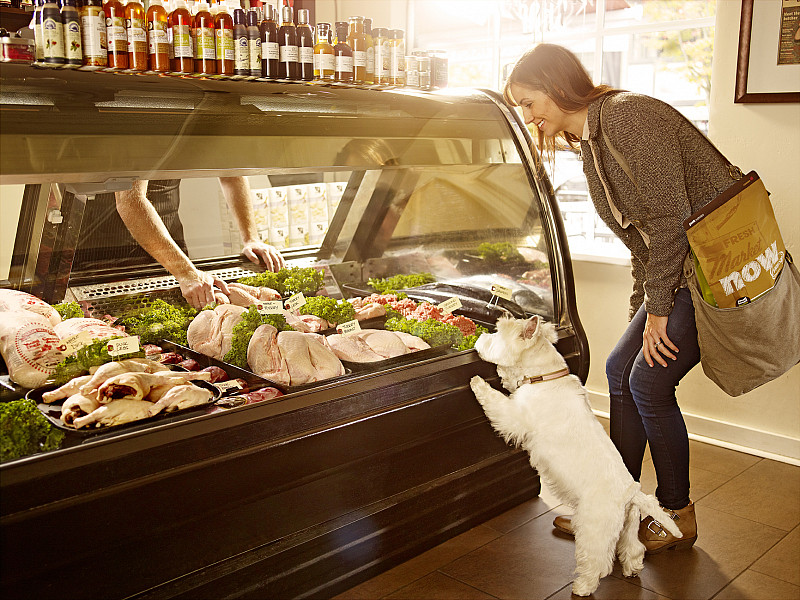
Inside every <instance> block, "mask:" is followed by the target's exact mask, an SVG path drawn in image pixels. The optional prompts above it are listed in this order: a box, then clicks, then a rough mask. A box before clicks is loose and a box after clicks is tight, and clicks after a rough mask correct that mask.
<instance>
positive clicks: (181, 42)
mask: <svg viewBox="0 0 800 600" xmlns="http://www.w3.org/2000/svg"><path fill="white" fill-rule="evenodd" d="M168 23H169V33H170V34H171V39H172V59H171V60H170V70H171V71H173V72H175V73H191V72H192V71H193V69H194V48H192V15H191V14H190V13H189V9H188V8H186V2H185V1H184V0H176V1H175V8H174V9H173V10H172V12H171V13H169V17H168Z"/></svg>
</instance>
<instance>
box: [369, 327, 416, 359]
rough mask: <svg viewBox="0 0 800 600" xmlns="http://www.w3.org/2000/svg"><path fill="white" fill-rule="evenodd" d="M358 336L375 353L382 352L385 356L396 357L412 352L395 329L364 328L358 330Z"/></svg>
mask: <svg viewBox="0 0 800 600" xmlns="http://www.w3.org/2000/svg"><path fill="white" fill-rule="evenodd" d="M358 337H359V338H361V339H362V340H364V341H365V342H366V343H367V345H368V346H369V347H370V348H371V349H372V351H373V352H375V354H380V355H381V356H383V357H384V358H394V357H395V356H402V355H403V354H408V353H409V352H410V350H409V349H408V347H406V345H405V344H404V343H403V340H401V339H400V338H399V337H398V336H397V335H395V333H394V331H384V330H383V329H363V330H361V331H359V332H358Z"/></svg>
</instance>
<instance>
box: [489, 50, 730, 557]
mask: <svg viewBox="0 0 800 600" xmlns="http://www.w3.org/2000/svg"><path fill="white" fill-rule="evenodd" d="M505 96H506V99H507V100H508V101H509V102H510V103H512V104H515V105H518V106H520V107H521V108H522V113H523V115H524V118H525V122H526V123H527V124H532V125H534V126H535V127H536V128H537V130H538V131H537V137H538V144H539V147H540V148H541V149H543V150H544V151H545V153H546V154H549V155H550V157H551V160H552V156H553V151H554V149H555V147H556V145H557V144H558V143H560V144H562V145H563V143H566V145H568V146H570V147H572V148H573V149H580V152H581V156H582V158H583V170H584V173H585V175H586V180H587V182H588V185H589V192H590V194H591V197H592V201H593V203H594V205H595V208H596V210H597V212H598V214H599V215H600V216H601V218H602V219H603V221H604V222H605V223H606V224H607V225H608V227H609V228H611V230H612V231H613V232H614V233H615V234H616V235H617V236H618V237H619V238H620V239H621V240H622V241H623V242H624V243H625V245H626V246H627V247H628V248H629V249H630V251H631V264H632V267H633V279H634V286H633V294H632V296H631V306H630V316H629V318H630V324H629V325H628V328H627V330H626V331H625V333H624V334H623V336H622V338H621V339H620V340H619V342H618V343H617V346H616V347H615V348H614V350H613V351H612V353H611V355H610V356H609V357H608V360H607V362H606V374H607V377H608V384H609V395H610V397H611V439H612V440H613V442H614V444H615V445H616V447H617V449H618V450H619V452H620V454H621V455H622V458H623V460H624V462H625V465H626V466H627V468H628V470H629V471H630V473H631V475H632V476H633V478H634V479H635V480H637V481H638V480H639V478H640V476H641V470H642V459H643V457H644V451H645V446H646V444H647V443H649V444H650V453H651V455H652V457H653V464H654V466H655V470H656V477H657V480H658V488H657V490H656V496H657V497H658V499H659V502H660V503H661V505H662V506H663V507H664V508H665V509H666V510H667V512H668V513H669V514H670V516H672V518H673V519H674V520H675V521H676V523H677V524H678V526H679V528H680V530H681V532H682V533H683V538H682V539H679V538H675V537H673V536H672V535H671V534H669V533H668V532H667V531H666V530H664V529H663V528H662V527H661V526H660V524H659V523H658V522H656V521H652V519H649V518H648V520H645V521H643V522H642V524H641V527H640V530H639V534H640V539H641V540H642V542H644V544H645V547H646V548H647V551H648V552H649V553H655V552H660V551H663V550H666V549H668V548H673V547H676V546H680V547H689V546H691V545H692V544H693V543H694V541H695V540H696V539H697V525H696V522H695V513H694V505H693V504H692V502H691V500H690V498H689V439H688V435H687V432H686V425H685V424H684V421H683V416H682V415H681V411H680V408H679V407H678V403H677V400H676V398H675V388H676V386H677V385H678V382H679V381H680V380H681V378H682V377H683V376H684V375H685V374H686V373H687V372H688V371H689V370H690V369H691V368H692V367H693V366H694V365H696V364H697V363H698V362H699V360H700V350H699V347H698V343H697V329H696V327H695V322H694V309H693V306H692V298H691V295H690V293H689V290H688V289H687V287H686V280H685V278H684V276H683V269H682V265H683V262H684V259H685V258H686V255H687V253H688V251H689V244H688V241H687V238H686V233H685V231H684V228H683V220H684V219H685V218H686V217H688V216H689V215H690V214H691V213H693V212H695V211H696V210H698V209H699V208H700V207H702V206H703V205H705V204H706V203H707V202H709V201H710V200H712V199H713V198H714V197H715V196H716V195H718V194H719V193H720V192H721V191H723V190H724V189H726V188H727V187H729V186H730V185H731V184H732V183H733V180H732V178H731V175H730V174H729V171H728V167H727V163H726V162H725V160H724V159H723V158H722V156H721V155H720V154H719V153H718V152H717V151H716V150H715V149H714V148H713V146H712V145H711V144H710V142H708V140H707V139H706V138H705V137H704V136H703V135H702V134H701V133H700V132H699V131H698V130H697V129H696V128H695V127H694V126H693V125H692V124H691V123H690V122H689V121H687V120H686V119H685V118H684V117H683V116H682V115H681V114H680V113H678V112H677V111H676V110H674V109H673V108H672V107H670V106H669V105H667V104H665V103H663V102H661V101H659V100H656V99H654V98H650V97H648V96H643V95H640V94H634V93H630V92H624V91H621V90H615V89H612V88H610V87H608V86H605V85H599V86H595V85H594V84H593V83H592V80H591V78H590V77H589V74H588V73H587V71H586V69H585V68H584V67H583V65H581V63H580V61H579V60H578V58H577V57H576V56H575V55H574V54H572V52H570V51H569V50H567V49H565V48H562V47H560V46H555V45H552V44H540V45H538V46H536V47H535V48H533V49H532V50H530V51H529V52H527V53H526V54H525V55H524V56H523V57H522V58H521V59H520V60H519V61H518V62H517V64H516V65H515V67H514V69H513V70H512V72H511V74H510V76H509V78H508V82H507V84H506V88H505ZM626 171H627V172H626ZM555 526H556V527H557V528H558V529H561V530H563V531H567V532H568V533H571V523H570V521H569V518H559V519H557V520H556V523H555Z"/></svg>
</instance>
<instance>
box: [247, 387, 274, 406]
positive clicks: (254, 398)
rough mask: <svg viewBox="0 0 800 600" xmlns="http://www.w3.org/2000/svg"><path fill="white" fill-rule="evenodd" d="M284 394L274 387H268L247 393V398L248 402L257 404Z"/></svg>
mask: <svg viewBox="0 0 800 600" xmlns="http://www.w3.org/2000/svg"><path fill="white" fill-rule="evenodd" d="M280 396H283V392H282V391H280V390H279V389H276V388H274V387H266V388H262V389H260V390H256V391H255V392H250V393H249V394H245V397H246V398H247V402H246V404H255V403H256V402H264V401H265V400H273V399H275V398H279V397H280Z"/></svg>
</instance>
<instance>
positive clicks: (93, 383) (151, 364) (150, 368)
mask: <svg viewBox="0 0 800 600" xmlns="http://www.w3.org/2000/svg"><path fill="white" fill-rule="evenodd" d="M160 371H169V367H167V366H164V365H162V364H160V363H157V362H156V361H154V360H150V359H148V358H128V359H126V360H118V361H113V362H108V363H106V364H104V365H100V366H99V367H98V368H97V370H96V371H95V372H94V373H93V374H92V377H91V379H89V381H87V382H86V383H84V384H83V385H82V386H81V390H80V391H81V394H83V395H84V396H92V395H95V396H96V395H97V389H98V388H99V387H100V386H101V385H103V383H105V382H106V380H107V379H110V378H111V377H114V376H115V375H121V374H122V373H158V372H160Z"/></svg>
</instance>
